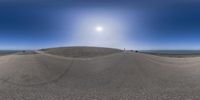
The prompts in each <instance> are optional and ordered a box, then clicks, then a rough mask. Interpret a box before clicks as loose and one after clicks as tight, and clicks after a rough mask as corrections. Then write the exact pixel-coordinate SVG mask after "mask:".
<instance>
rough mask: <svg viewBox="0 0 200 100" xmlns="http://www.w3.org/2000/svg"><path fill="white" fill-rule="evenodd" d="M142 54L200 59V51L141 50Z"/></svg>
mask: <svg viewBox="0 0 200 100" xmlns="http://www.w3.org/2000/svg"><path fill="white" fill-rule="evenodd" d="M140 52H141V53H145V54H151V55H156V56H164V57H176V58H184V57H200V50H141V51H140Z"/></svg>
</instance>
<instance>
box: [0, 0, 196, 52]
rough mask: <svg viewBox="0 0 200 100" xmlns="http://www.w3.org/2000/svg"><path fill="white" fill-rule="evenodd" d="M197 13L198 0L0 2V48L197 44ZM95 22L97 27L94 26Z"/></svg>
mask: <svg viewBox="0 0 200 100" xmlns="http://www.w3.org/2000/svg"><path fill="white" fill-rule="evenodd" d="M199 18H200V2H198V1H184V2H182V1H178V0H177V1H176V0H173V1H172V0H169V1H163V0H152V1H151V2H150V1H144V0H142V1H136V0H98V1H95V0H84V1H83V0H73V1H72V0H68V1H57V2H53V1H52V2H45V1H43V2H3V3H1V5H0V49H39V48H47V47H59V46H80V45H81V46H105V47H115V48H124V47H125V48H129V49H173V50H174V49H184V50H185V49H200V45H199V44H200V28H199V27H200V19H199ZM98 26H101V27H102V28H103V31H102V32H97V31H96V30H95V28H96V27H98Z"/></svg>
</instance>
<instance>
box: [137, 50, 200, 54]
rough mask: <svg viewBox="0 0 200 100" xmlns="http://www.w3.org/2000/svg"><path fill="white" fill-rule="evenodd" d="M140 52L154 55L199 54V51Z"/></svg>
mask: <svg viewBox="0 0 200 100" xmlns="http://www.w3.org/2000/svg"><path fill="white" fill-rule="evenodd" d="M140 52H144V53H156V54H200V50H141V51H140Z"/></svg>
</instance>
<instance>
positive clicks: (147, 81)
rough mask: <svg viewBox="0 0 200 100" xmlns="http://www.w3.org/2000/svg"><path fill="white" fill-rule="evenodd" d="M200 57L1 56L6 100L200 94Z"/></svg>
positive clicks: (0, 89)
mask: <svg viewBox="0 0 200 100" xmlns="http://www.w3.org/2000/svg"><path fill="white" fill-rule="evenodd" d="M199 66H200V58H199V57H195V58H171V57H159V56H154V55H147V54H142V53H134V52H122V53H115V54H112V55H107V56H102V57H96V58H92V59H85V60H84V59H75V58H65V57H60V56H54V55H48V54H45V53H36V54H35V53H33V54H28V55H27V54H24V55H22V54H20V55H19V54H13V55H8V56H2V57H0V100H199V99H200V78H199V77H200V67H199Z"/></svg>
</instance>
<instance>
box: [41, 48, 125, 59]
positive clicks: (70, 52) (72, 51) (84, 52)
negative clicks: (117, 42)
mask: <svg viewBox="0 0 200 100" xmlns="http://www.w3.org/2000/svg"><path fill="white" fill-rule="evenodd" d="M41 51H44V52H46V53H50V54H54V55H60V56H65V57H75V58H85V57H97V56H103V55H109V54H113V53H119V52H122V50H119V49H113V48H100V47H60V48H49V49H42V50H41Z"/></svg>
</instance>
